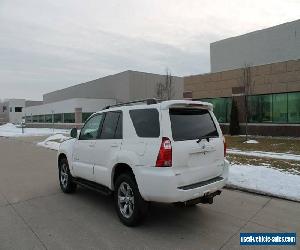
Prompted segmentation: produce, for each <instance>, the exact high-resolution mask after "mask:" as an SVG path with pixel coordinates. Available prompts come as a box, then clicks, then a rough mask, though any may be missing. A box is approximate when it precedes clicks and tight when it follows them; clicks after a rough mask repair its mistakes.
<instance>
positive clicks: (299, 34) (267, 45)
mask: <svg viewBox="0 0 300 250" xmlns="http://www.w3.org/2000/svg"><path fill="white" fill-rule="evenodd" d="M210 58H211V72H221V71H226V70H231V69H238V68H242V67H244V66H245V65H249V66H257V65H264V64H270V63H276V62H285V61H290V60H297V59H299V58H300V20H297V21H293V22H289V23H284V24H281V25H277V26H274V27H271V28H267V29H264V30H258V31H254V32H251V33H248V34H244V35H241V36H238V37H231V38H228V39H224V40H221V41H217V42H214V43H212V44H210Z"/></svg>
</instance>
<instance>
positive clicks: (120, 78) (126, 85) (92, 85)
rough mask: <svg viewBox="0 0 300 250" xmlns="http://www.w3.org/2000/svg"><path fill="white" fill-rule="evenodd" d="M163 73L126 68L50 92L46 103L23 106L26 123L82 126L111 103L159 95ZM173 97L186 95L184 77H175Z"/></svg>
mask: <svg viewBox="0 0 300 250" xmlns="http://www.w3.org/2000/svg"><path fill="white" fill-rule="evenodd" d="M165 77H166V76H164V75H158V74H151V73H144V72H137V71H130V70H129V71H125V72H121V73H118V74H115V75H110V76H106V77H102V78H99V79H96V80H93V81H89V82H86V83H81V84H78V85H75V86H71V87H68V88H65V89H61V90H57V91H54V92H51V93H47V94H45V95H44V96H43V103H42V104H40V105H35V106H27V107H26V108H25V109H24V116H25V118H26V123H27V126H34V127H49V126H53V127H74V126H78V127H80V126H81V125H82V123H83V122H84V121H85V120H86V119H87V118H88V117H89V116H90V115H91V114H92V113H94V112H96V111H99V110H101V109H103V108H104V107H106V106H108V105H113V104H116V103H121V102H128V101H133V100H139V99H146V98H154V97H156V91H157V84H158V83H159V82H164V81H165ZM173 83H174V95H173V98H174V99H181V98H182V96H183V78H180V77H175V76H174V77H173Z"/></svg>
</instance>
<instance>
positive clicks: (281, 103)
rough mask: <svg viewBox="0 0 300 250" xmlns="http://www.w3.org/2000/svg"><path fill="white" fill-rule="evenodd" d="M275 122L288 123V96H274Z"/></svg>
mask: <svg viewBox="0 0 300 250" xmlns="http://www.w3.org/2000/svg"><path fill="white" fill-rule="evenodd" d="M273 122H274V123H286V122H287V94H286V93H284V94H273Z"/></svg>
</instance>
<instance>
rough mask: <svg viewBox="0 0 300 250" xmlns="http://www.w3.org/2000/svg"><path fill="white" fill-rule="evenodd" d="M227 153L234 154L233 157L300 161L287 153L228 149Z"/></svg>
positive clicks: (299, 156)
mask: <svg viewBox="0 0 300 250" xmlns="http://www.w3.org/2000/svg"><path fill="white" fill-rule="evenodd" d="M227 153H228V154H235V155H247V156H255V157H266V158H273V159H280V160H292V161H300V155H295V154H287V153H274V152H265V151H242V150H238V149H228V150H227Z"/></svg>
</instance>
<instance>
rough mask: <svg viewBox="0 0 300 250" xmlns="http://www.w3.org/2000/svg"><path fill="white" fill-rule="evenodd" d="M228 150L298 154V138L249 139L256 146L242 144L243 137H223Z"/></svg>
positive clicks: (299, 139) (299, 142) (299, 144)
mask: <svg viewBox="0 0 300 250" xmlns="http://www.w3.org/2000/svg"><path fill="white" fill-rule="evenodd" d="M225 137H226V143H227V147H228V148H235V149H239V150H243V151H268V152H277V153H289V154H300V138H272V137H251V139H254V140H256V141H258V142H259V143H257V144H248V143H243V142H244V141H245V137H242V136H225Z"/></svg>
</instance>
